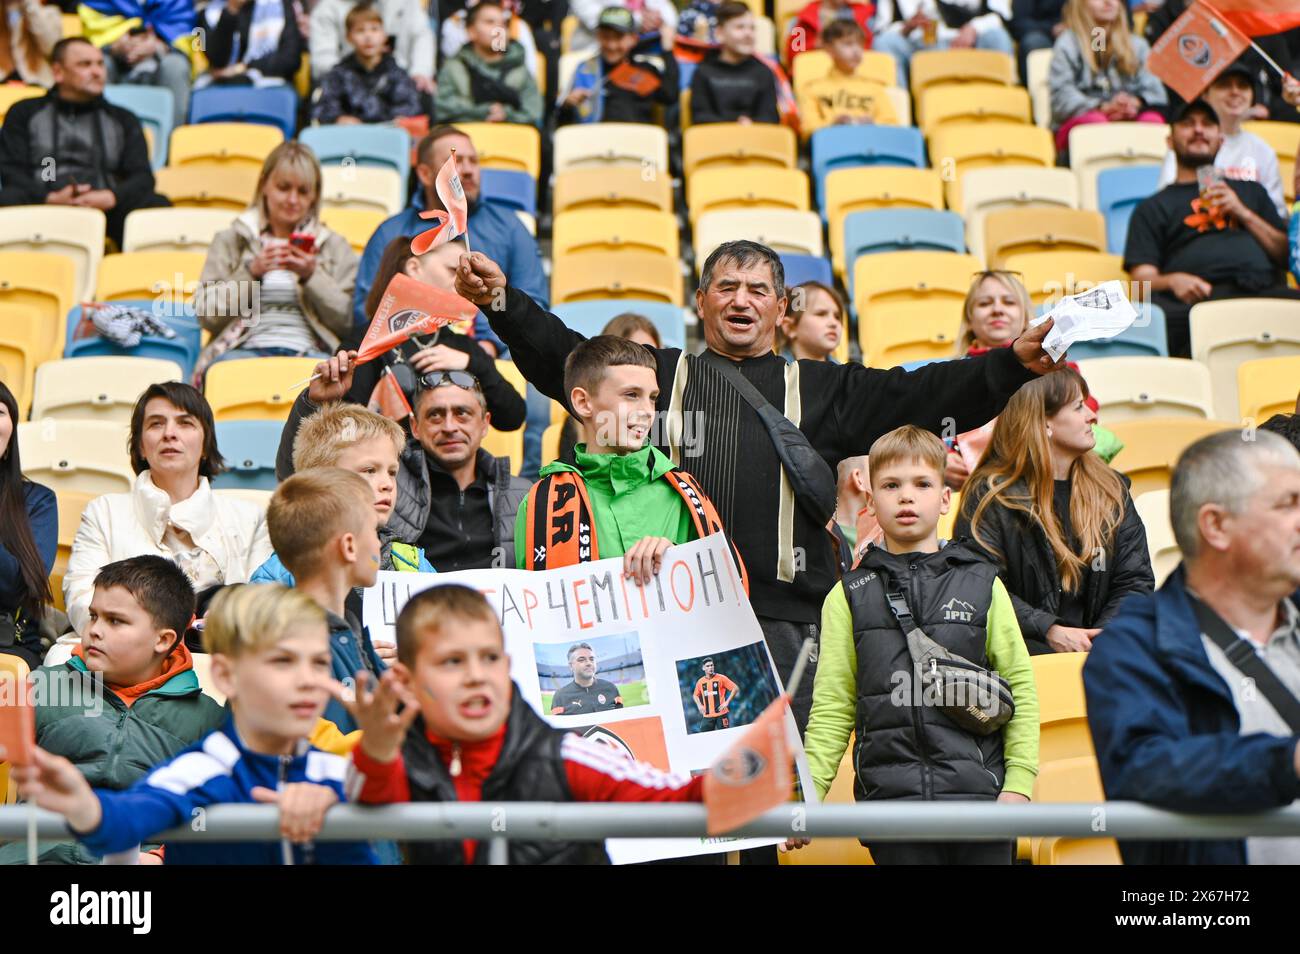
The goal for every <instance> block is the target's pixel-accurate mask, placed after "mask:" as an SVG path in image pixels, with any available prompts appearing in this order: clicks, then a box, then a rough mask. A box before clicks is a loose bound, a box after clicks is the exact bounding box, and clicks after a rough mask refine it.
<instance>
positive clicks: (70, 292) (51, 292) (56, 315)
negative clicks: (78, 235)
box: [0, 252, 77, 363]
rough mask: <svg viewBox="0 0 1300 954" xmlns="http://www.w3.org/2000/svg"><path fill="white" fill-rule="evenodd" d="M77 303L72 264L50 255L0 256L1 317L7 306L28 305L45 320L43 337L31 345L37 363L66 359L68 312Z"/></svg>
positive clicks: (67, 260)
mask: <svg viewBox="0 0 1300 954" xmlns="http://www.w3.org/2000/svg"><path fill="white" fill-rule="evenodd" d="M76 302H77V269H76V265H75V264H74V263H73V261H72V260H71V259H69V258H67V257H66V256H63V255H55V254H52V253H50V252H0V315H2V314H4V312H3V309H4V308H5V307H6V306H8V305H26V306H28V307H31V308H35V309H37V310H38V311H39V312H40V314H41V316H42V327H43V328H44V332H45V333H44V334H43V335H42V336H41V340H40V341H32V342H31V344H32V345H33V347H32V348H31V355H32V358H33V359H34V360H35V361H37V362H38V363H39V362H41V361H47V360H49V359H50V358H58V357H61V356H62V355H63V340H64V335H65V332H64V328H65V325H66V321H65V319H66V318H67V315H68V311H69V310H70V309H71V308H72V306H73V305H74V304H76Z"/></svg>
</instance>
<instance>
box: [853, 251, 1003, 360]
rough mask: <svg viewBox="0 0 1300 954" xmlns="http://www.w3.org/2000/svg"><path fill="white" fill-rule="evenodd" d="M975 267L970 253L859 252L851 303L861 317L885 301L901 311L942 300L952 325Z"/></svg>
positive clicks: (929, 307)
mask: <svg viewBox="0 0 1300 954" xmlns="http://www.w3.org/2000/svg"><path fill="white" fill-rule="evenodd" d="M979 270H980V263H979V260H978V259H976V258H975V257H974V256H973V255H959V254H958V253H956V252H881V253H879V254H877V255H862V256H860V257H859V258H858V260H857V261H856V262H855V263H854V264H853V299H854V307H855V308H856V309H857V312H858V316H859V318H861V316H862V315H863V314H865V313H866V312H868V311H869V310H874V309H875V308H876V307H878V306H880V305H889V306H890V311H891V313H892V314H895V315H901V314H904V313H906V312H907V311H908V310H909V309H914V310H916V311H917V312H918V313H921V314H929V313H933V312H934V311H935V310H936V308H935V306H936V304H938V303H942V304H946V305H947V306H948V307H949V309H950V310H951V313H952V319H953V328H954V329H955V328H956V322H957V321H958V319H960V318H961V308H962V303H963V302H964V301H965V300H966V292H967V291H969V290H970V283H971V278H972V277H973V276H974V275H975V273H976V272H978V271H979ZM909 360H910V359H909Z"/></svg>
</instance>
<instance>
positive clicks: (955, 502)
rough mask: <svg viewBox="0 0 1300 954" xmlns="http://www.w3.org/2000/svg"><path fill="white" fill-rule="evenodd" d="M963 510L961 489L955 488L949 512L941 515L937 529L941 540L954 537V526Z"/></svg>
mask: <svg viewBox="0 0 1300 954" xmlns="http://www.w3.org/2000/svg"><path fill="white" fill-rule="evenodd" d="M960 512H961V491H960V490H954V491H953V492H952V499H951V503H950V506H949V507H948V512H947V513H945V514H941V515H940V516H939V523H938V524H937V525H936V530H937V532H938V534H939V539H940V540H951V539H952V528H953V526H954V525H955V524H956V523H957V515H958V514H959V513H960Z"/></svg>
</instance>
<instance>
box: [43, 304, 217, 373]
mask: <svg viewBox="0 0 1300 954" xmlns="http://www.w3.org/2000/svg"><path fill="white" fill-rule="evenodd" d="M113 304H114V305H124V306H128V307H131V308H142V309H144V310H145V311H148V312H150V313H151V314H155V315H158V317H160V318H162V319H163V321H165V322H166V323H167V324H168V325H169V326H171V328H172V330H174V331H175V332H176V337H175V338H162V337H158V336H152V335H151V336H146V337H144V338H142V339H140V343H139V344H138V345H136V346H135V347H134V348H123V347H121V346H120V345H116V344H113V342H111V341H109V340H108V339H107V338H101V337H100V336H99V335H98V334H92V335H90V336H88V337H85V338H74V335H75V334H76V331H77V326H78V325H79V324H81V306H80V305H77V306H76V307H75V308H73V309H72V310H71V311H69V312H68V318H67V322H68V326H67V335H66V337H65V338H64V341H66V342H67V343H66V344H65V345H64V348H63V356H64V357H65V358H82V357H95V356H101V355H121V356H126V357H132V358H162V359H164V360H166V361H175V362H176V363H177V364H179V365H180V366H181V371H182V372H183V375H184V378H185V379H187V380H188V378H189V377H190V375H191V374H193V373H194V363H195V362H196V361H198V359H199V352H200V351H201V350H202V345H201V343H200V339H201V336H202V330H201V329H200V328H199V322H198V319H197V318H195V317H194V307H193V305H192V304H191V303H189V302H184V303H182V304H181V310H180V311H179V312H175V311H174V310H173V312H172V313H163V314H159V312H157V311H155V310H154V305H155V302H153V301H149V300H141V301H115V302H113ZM156 304H158V305H159V307H164V306H166V307H169V308H170V307H172V306H171V302H158V303H156Z"/></svg>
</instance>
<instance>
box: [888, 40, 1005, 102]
mask: <svg viewBox="0 0 1300 954" xmlns="http://www.w3.org/2000/svg"><path fill="white" fill-rule="evenodd" d="M1015 82H1016V61H1015V60H1014V59H1013V58H1012V57H1010V56H1008V55H1007V54H1006V53H999V52H997V51H996V50H921V51H920V52H918V53H915V54H913V56H912V63H911V87H912V99H914V100H918V101H919V100H920V99H921V94H922V92H923V91H924V90H926V89H928V88H929V87H931V86H935V85H937V84H940V83H961V84H966V83H974V84H982V85H989V84H991V85H995V86H1014V85H1015Z"/></svg>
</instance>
